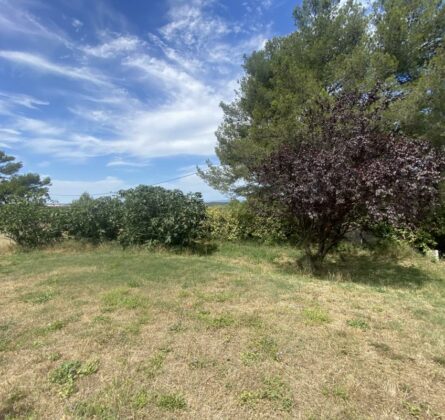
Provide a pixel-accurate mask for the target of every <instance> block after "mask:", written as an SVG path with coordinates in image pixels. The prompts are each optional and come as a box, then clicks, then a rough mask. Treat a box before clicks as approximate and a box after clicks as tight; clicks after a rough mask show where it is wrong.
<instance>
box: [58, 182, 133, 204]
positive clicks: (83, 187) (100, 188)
mask: <svg viewBox="0 0 445 420" xmlns="http://www.w3.org/2000/svg"><path fill="white" fill-rule="evenodd" d="M51 183H52V185H51V187H50V195H51V197H53V198H54V199H55V200H57V201H60V202H70V201H71V200H72V199H73V197H71V196H75V197H76V196H77V197H78V196H80V195H81V194H83V193H84V192H88V193H89V194H109V193H111V192H115V191H119V190H121V189H126V188H129V185H128V184H127V183H126V182H125V181H123V180H122V179H120V178H117V177H113V176H107V177H106V178H103V179H99V180H95V181H79V180H63V179H53V180H52V181H51Z"/></svg>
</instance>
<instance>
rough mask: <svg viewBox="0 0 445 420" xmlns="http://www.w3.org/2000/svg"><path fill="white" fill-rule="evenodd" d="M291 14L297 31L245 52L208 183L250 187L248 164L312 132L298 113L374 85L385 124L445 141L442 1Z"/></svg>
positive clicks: (317, 1)
mask: <svg viewBox="0 0 445 420" xmlns="http://www.w3.org/2000/svg"><path fill="white" fill-rule="evenodd" d="M294 18H295V24H296V31H295V32H293V33H292V34H290V35H288V36H284V37H278V38H274V39H271V40H270V41H269V42H268V43H267V44H266V46H265V47H264V49H262V50H260V51H256V52H254V53H253V54H251V55H250V56H248V57H246V59H245V62H244V73H245V74H244V77H243V78H242V80H241V81H240V85H239V90H238V92H237V95H236V98H235V100H234V101H233V102H232V103H229V104H226V103H223V104H221V106H222V109H223V112H224V119H223V121H222V123H221V125H220V126H219V128H218V131H217V133H216V136H217V147H216V154H217V156H218V158H219V160H220V163H221V165H220V166H212V165H209V170H208V171H206V173H203V172H202V173H201V174H202V176H203V177H204V178H205V179H206V180H207V182H208V183H209V184H210V185H212V186H213V187H215V188H217V189H219V190H221V191H223V192H232V193H236V194H240V195H248V194H249V193H250V192H251V191H252V188H253V187H254V185H255V177H254V176H253V173H252V171H251V169H250V168H252V167H253V166H255V165H254V164H255V163H258V162H261V161H262V160H263V159H265V158H266V157H267V156H269V155H270V154H271V153H272V152H273V151H275V150H277V149H278V148H279V147H280V145H282V144H288V145H292V144H295V143H296V142H297V141H298V139H300V138H304V137H305V134H309V128H308V126H307V124H306V122H305V120H304V118H302V116H303V115H304V114H305V113H306V112H307V111H308V110H309V109H311V107H313V106H314V103H315V102H316V101H317V100H319V99H320V98H332V97H333V96H334V95H336V94H338V93H339V92H350V91H362V92H366V91H368V90H370V89H372V88H373V87H374V86H376V85H380V86H382V90H384V91H385V92H386V93H387V96H389V97H391V98H392V103H391V105H390V106H389V107H388V108H387V109H386V110H385V112H384V119H383V121H382V125H385V127H386V130H387V131H388V132H392V131H394V132H398V133H400V134H404V135H407V136H410V137H415V138H424V139H427V140H428V141H430V142H432V143H434V144H436V145H443V144H445V139H444V137H443V136H444V132H445V127H444V121H445V119H444V113H445V100H444V96H445V93H444V89H445V86H444V83H443V80H444V75H445V52H444V47H443V40H444V34H445V7H444V3H443V1H441V0H408V1H407V0H378V1H376V2H375V3H374V4H373V7H372V9H365V8H364V7H363V6H362V5H361V4H359V3H357V2H355V1H353V0H349V1H347V2H346V3H341V4H340V2H339V0H304V1H303V3H302V5H301V6H298V7H296V9H295V11H294Z"/></svg>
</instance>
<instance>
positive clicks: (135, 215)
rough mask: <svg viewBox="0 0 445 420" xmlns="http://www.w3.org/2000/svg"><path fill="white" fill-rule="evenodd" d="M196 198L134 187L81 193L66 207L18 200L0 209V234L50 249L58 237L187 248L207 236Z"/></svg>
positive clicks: (198, 197)
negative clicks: (106, 193)
mask: <svg viewBox="0 0 445 420" xmlns="http://www.w3.org/2000/svg"><path fill="white" fill-rule="evenodd" d="M205 220H206V208H205V204H204V201H203V200H202V197H201V195H200V194H198V193H197V194H184V193H182V192H181V191H179V190H174V191H170V190H166V189H164V188H161V187H150V186H143V185H142V186H139V187H137V188H134V189H129V190H125V191H121V192H120V193H119V194H118V196H116V197H103V198H97V199H94V198H92V197H90V196H89V195H87V194H84V195H83V196H82V197H81V198H80V199H79V200H76V201H74V202H73V203H72V204H71V206H69V207H66V208H63V207H62V208H54V207H48V206H46V205H45V204H44V203H42V202H30V201H25V200H23V199H19V200H16V201H13V202H11V203H9V204H5V205H3V206H1V207H0V232H1V233H3V234H4V235H5V236H7V237H9V238H10V239H12V240H14V241H15V242H16V243H17V244H18V245H20V246H23V247H37V246H42V245H50V244H52V243H54V242H57V241H59V240H61V239H63V238H74V239H77V240H85V241H88V242H92V243H100V242H105V241H115V240H118V241H119V242H120V243H121V244H122V245H124V246H129V245H166V246H188V245H190V244H191V243H192V242H194V241H195V240H197V239H199V238H202V237H204V236H205V233H206V225H205Z"/></svg>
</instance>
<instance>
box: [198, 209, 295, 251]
mask: <svg viewBox="0 0 445 420" xmlns="http://www.w3.org/2000/svg"><path fill="white" fill-rule="evenodd" d="M207 226H208V230H209V232H210V237H211V238H212V239H217V240H224V241H244V240H257V241H259V242H266V243H273V242H280V241H285V240H287V237H288V234H287V229H286V225H285V223H283V221H280V220H276V219H274V218H272V217H270V216H266V215H263V214H260V212H258V211H255V210H254V209H253V207H252V206H251V205H249V204H248V203H247V202H240V201H231V202H230V203H229V204H227V205H224V206H214V207H209V208H208V209H207Z"/></svg>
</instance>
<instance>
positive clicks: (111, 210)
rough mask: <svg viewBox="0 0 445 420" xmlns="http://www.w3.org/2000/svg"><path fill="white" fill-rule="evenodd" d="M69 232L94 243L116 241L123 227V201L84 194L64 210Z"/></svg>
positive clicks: (76, 237)
mask: <svg viewBox="0 0 445 420" xmlns="http://www.w3.org/2000/svg"><path fill="white" fill-rule="evenodd" d="M63 216H65V224H66V231H67V234H68V235H70V236H71V237H73V238H75V239H83V240H86V241H90V242H93V243H100V242H104V241H114V240H116V239H117V237H118V235H119V231H120V228H121V217H122V203H121V201H120V200H119V199H118V198H113V197H100V198H96V199H94V198H92V197H91V196H90V195H88V194H83V195H82V196H81V197H80V198H79V199H78V200H75V201H73V202H72V203H71V205H70V207H69V209H68V210H67V211H64V212H63V214H62V217H63Z"/></svg>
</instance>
